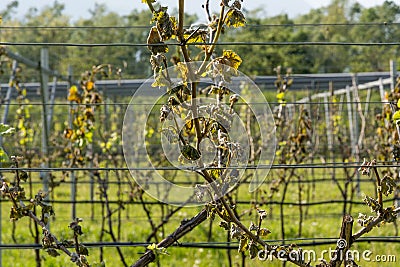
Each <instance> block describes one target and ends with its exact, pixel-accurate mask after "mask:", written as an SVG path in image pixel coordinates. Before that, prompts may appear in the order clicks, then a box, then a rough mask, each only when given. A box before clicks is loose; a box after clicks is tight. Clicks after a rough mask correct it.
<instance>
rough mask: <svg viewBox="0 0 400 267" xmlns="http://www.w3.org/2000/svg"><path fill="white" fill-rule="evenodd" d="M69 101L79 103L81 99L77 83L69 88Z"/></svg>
mask: <svg viewBox="0 0 400 267" xmlns="http://www.w3.org/2000/svg"><path fill="white" fill-rule="evenodd" d="M68 101H75V102H77V103H80V101H81V98H80V96H79V93H78V88H77V87H76V86H75V85H73V86H71V88H69V93H68Z"/></svg>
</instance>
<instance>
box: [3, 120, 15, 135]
mask: <svg viewBox="0 0 400 267" xmlns="http://www.w3.org/2000/svg"><path fill="white" fill-rule="evenodd" d="M14 133H15V128H14V127H11V126H10V125H8V124H4V123H0V135H1V136H5V135H12V134H14Z"/></svg>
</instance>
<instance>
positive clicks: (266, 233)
mask: <svg viewBox="0 0 400 267" xmlns="http://www.w3.org/2000/svg"><path fill="white" fill-rule="evenodd" d="M270 233H271V231H270V230H268V229H267V228H261V229H260V232H259V235H260V236H262V237H265V236H267V235H269V234H270Z"/></svg>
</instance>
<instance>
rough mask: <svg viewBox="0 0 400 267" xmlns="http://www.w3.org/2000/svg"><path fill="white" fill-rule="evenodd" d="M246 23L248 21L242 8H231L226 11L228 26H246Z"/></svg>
mask: <svg viewBox="0 0 400 267" xmlns="http://www.w3.org/2000/svg"><path fill="white" fill-rule="evenodd" d="M245 23H246V19H245V17H244V15H243V13H242V12H241V11H240V10H237V9H235V8H231V9H229V11H228V12H227V13H226V19H225V24H226V26H228V27H231V26H233V27H235V28H237V27H241V26H244V25H245Z"/></svg>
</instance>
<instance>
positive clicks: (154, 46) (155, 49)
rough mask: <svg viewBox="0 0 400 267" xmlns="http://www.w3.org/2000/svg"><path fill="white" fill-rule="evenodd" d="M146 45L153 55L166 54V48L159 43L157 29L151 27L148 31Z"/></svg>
mask: <svg viewBox="0 0 400 267" xmlns="http://www.w3.org/2000/svg"><path fill="white" fill-rule="evenodd" d="M147 44H148V46H147V48H148V49H149V50H150V51H151V52H152V53H153V54H157V53H167V52H168V46H166V45H165V44H164V42H162V41H161V36H160V33H159V32H158V30H157V27H152V28H151V29H150V32H149V36H148V37H147ZM158 44H159V45H158Z"/></svg>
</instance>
